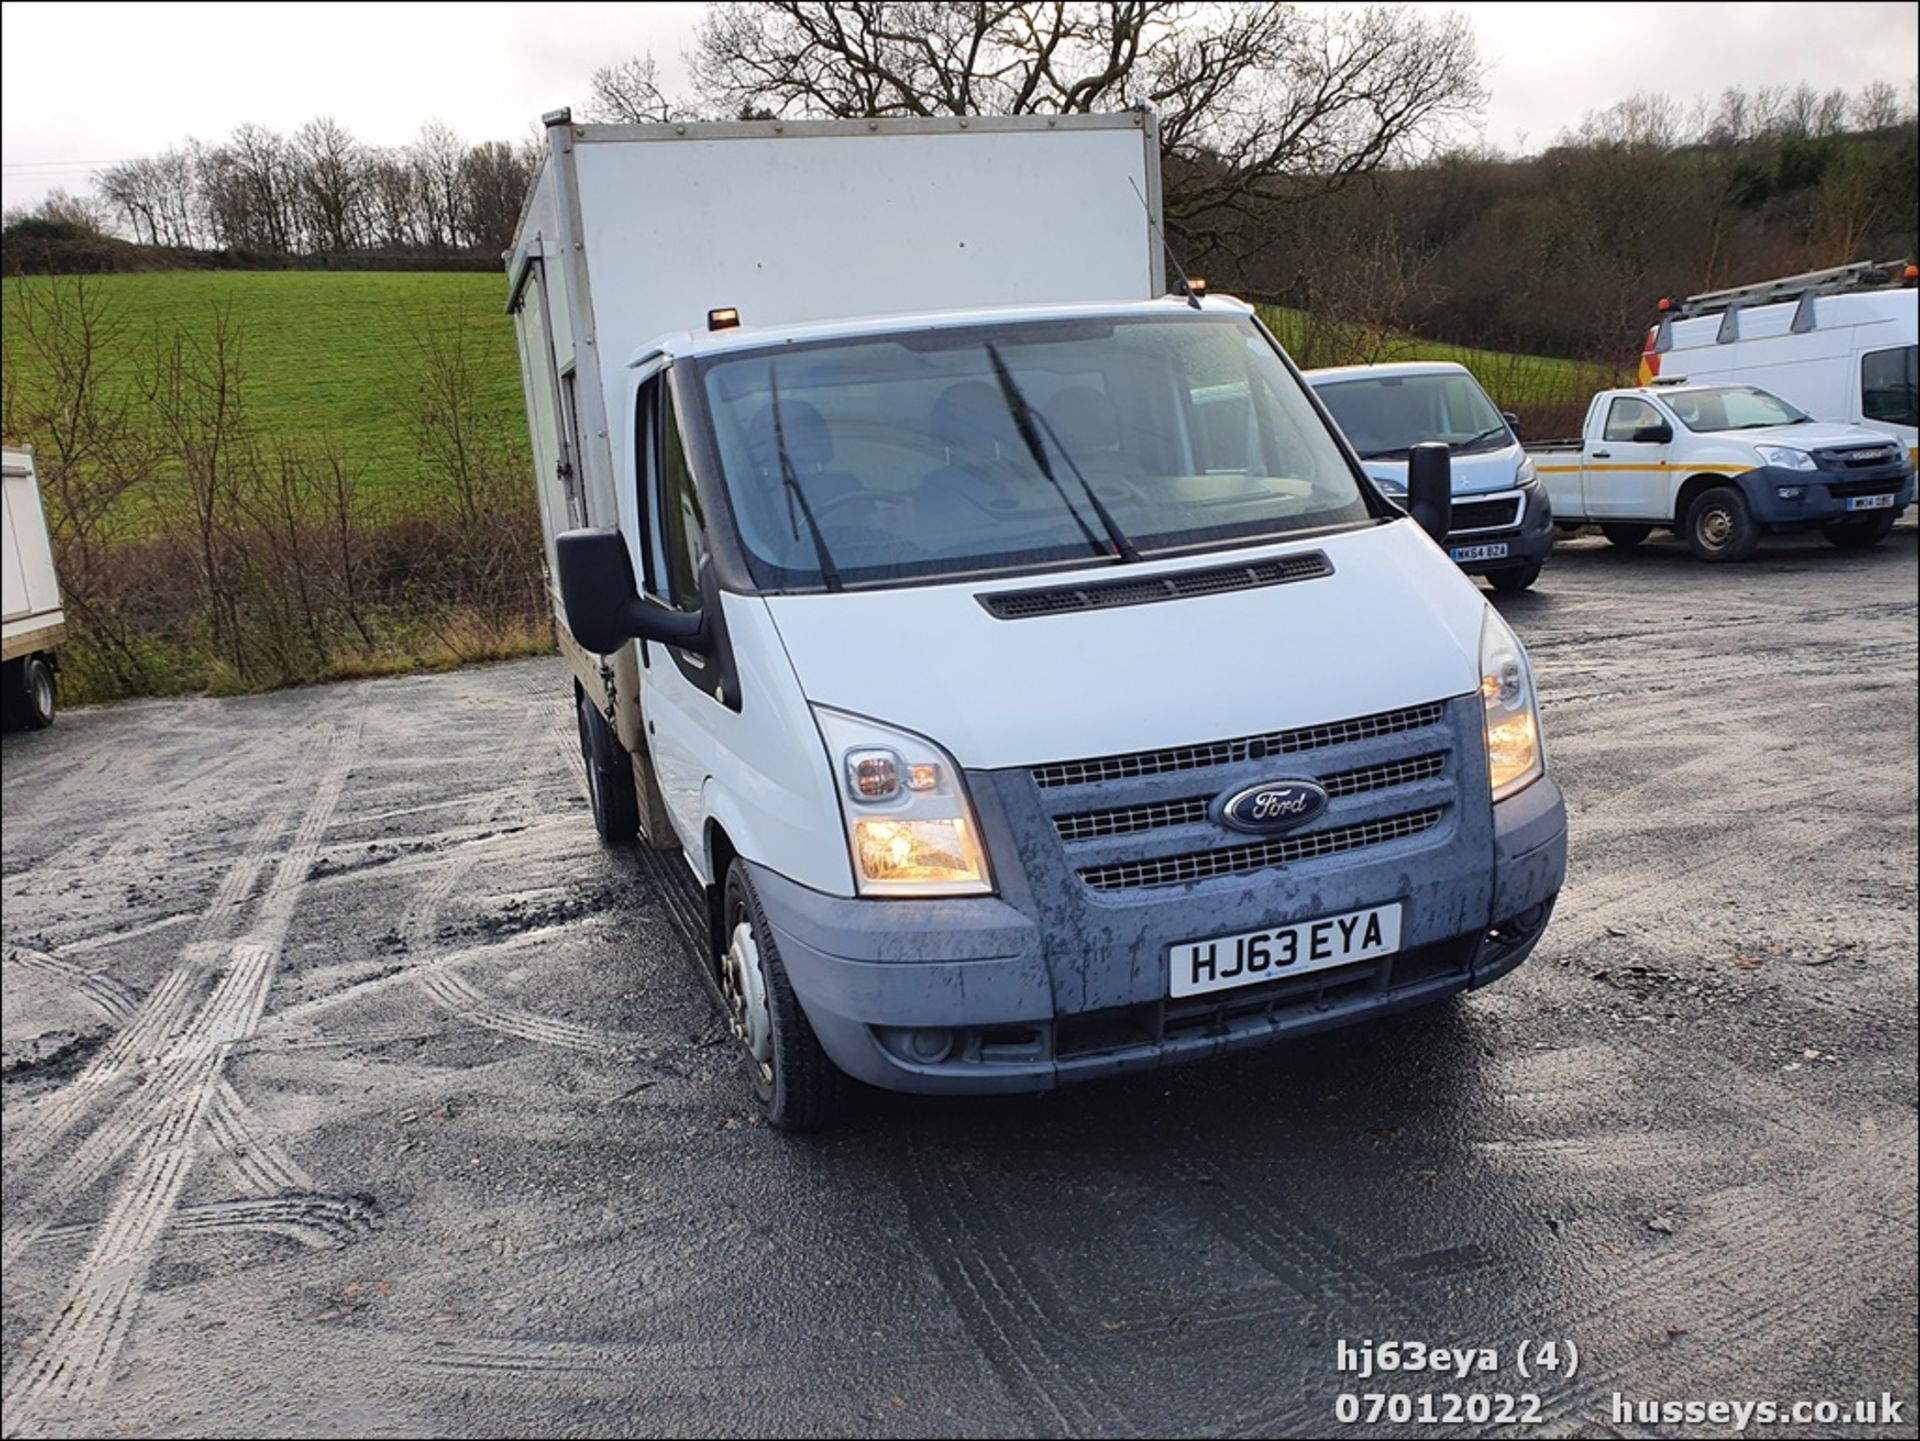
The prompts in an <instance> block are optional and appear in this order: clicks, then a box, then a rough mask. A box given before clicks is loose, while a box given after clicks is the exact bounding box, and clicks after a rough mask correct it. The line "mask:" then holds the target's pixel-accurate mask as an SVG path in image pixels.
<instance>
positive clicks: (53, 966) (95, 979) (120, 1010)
mask: <svg viewBox="0 0 1920 1441" xmlns="http://www.w3.org/2000/svg"><path fill="white" fill-rule="evenodd" d="M6 959H7V961H8V963H9V964H12V965H17V966H18V967H20V969H21V970H23V971H29V972H33V973H35V974H38V975H42V976H46V977H48V978H49V979H51V980H53V981H55V982H57V983H59V984H60V985H62V986H64V987H65V988H66V989H67V990H69V991H71V992H72V993H73V994H74V995H76V996H78V997H79V998H80V999H81V1000H83V1001H85V1002H86V1003H87V1004H88V1005H90V1006H92V1007H93V1008H94V1009H95V1010H96V1011H98V1012H100V1014H101V1015H103V1016H105V1017H106V1018H107V1019H108V1020H109V1021H113V1022H115V1023H116V1024H122V1025H124V1024H125V1023H126V1022H127V1021H128V1020H130V1019H131V1018H132V1016H133V1013H134V1012H135V1011H137V1010H138V1009H139V1008H140V994H139V992H137V991H135V990H134V989H133V987H131V986H129V985H126V984H125V983H123V982H121V981H118V980H115V979H114V978H113V977H112V976H109V975H104V974H100V973H97V972H94V971H90V970H88V969H87V968H86V967H85V966H82V965H79V964H77V963H75V962H73V961H70V960H66V959H64V958H62V957H60V956H55V955H50V954H48V953H47V952H46V951H35V950H29V949H28V948H27V947H25V946H9V947H8V948H7V951H6Z"/></svg>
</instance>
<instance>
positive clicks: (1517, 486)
mask: <svg viewBox="0 0 1920 1441" xmlns="http://www.w3.org/2000/svg"><path fill="white" fill-rule="evenodd" d="M1304 374H1305V376H1306V381H1307V384H1308V385H1310V386H1312V387H1313V389H1314V393H1315V394H1316V395H1318V396H1319V397H1320V401H1321V403H1322V404H1323V405H1325V406H1326V407H1327V409H1328V410H1329V411H1331V412H1332V413H1333V418H1334V420H1335V422H1336V423H1337V424H1338V425H1339V427H1340V429H1341V432H1342V433H1343V434H1344V435H1345V436H1346V437H1347V441H1348V443H1349V444H1351V445H1352V446H1353V448H1354V450H1355V451H1356V452H1357V453H1358V454H1359V456H1360V463H1361V465H1363V466H1365V467H1366V471H1367V474H1368V475H1370V476H1372V477H1373V479H1374V482H1375V483H1376V484H1377V485H1379V487H1380V488H1381V489H1382V490H1384V491H1385V492H1386V493H1387V494H1388V495H1390V496H1392V497H1393V498H1394V499H1396V500H1404V499H1405V498H1406V494H1407V457H1408V456H1409V455H1410V454H1411V452H1412V449H1413V447H1414V446H1415V445H1418V444H1420V443H1421V442H1423V441H1438V442H1440V443H1442V444H1444V445H1446V446H1447V447H1448V449H1449V450H1450V451H1451V453H1452V457H1453V526H1452V528H1451V529H1450V530H1449V531H1448V532H1447V536H1446V540H1445V542H1444V544H1445V546H1446V549H1447V554H1448V555H1449V556H1451V557H1452V558H1453V561H1454V564H1456V565H1458V566H1459V567H1460V569H1462V570H1464V571H1465V572H1466V573H1467V574H1468V575H1484V576H1485V577H1486V578H1487V580H1488V582H1489V583H1490V584H1491V585H1492V586H1493V588H1494V589H1495V590H1525V589H1526V588H1527V587H1528V586H1530V585H1532V584H1533V583H1534V581H1536V580H1538V579H1539V577H1540V567H1541V566H1543V565H1545V564H1546V561H1547V557H1548V556H1549V555H1550V554H1551V553H1552V551H1553V511H1552V507H1551V506H1550V505H1549V504H1548V503H1547V497H1546V495H1545V494H1544V493H1543V492H1542V491H1541V489H1540V486H1539V484H1538V480H1537V477H1536V476H1535V474H1534V466H1533V461H1532V460H1530V459H1529V458H1528V457H1527V454H1526V452H1525V451H1524V450H1523V449H1522V448H1521V445H1520V439H1519V436H1518V434H1517V433H1516V429H1515V425H1514V419H1513V417H1512V416H1510V415H1507V414H1505V413H1504V412H1502V411H1500V410H1498V409H1496V408H1495V407H1494V404H1493V401H1492V400H1490V399H1489V398H1488V397H1487V393H1486V391H1484V390H1482V389H1481V388H1480V382H1479V381H1478V380H1476V379H1475V378H1474V375H1473V372H1472V371H1470V370H1468V369H1467V368H1466V366H1464V365H1459V364H1456V363H1455V362H1453V361H1450V360H1423V361H1402V362H1397V363H1393V364H1388V365H1343V366H1333V367H1328V368H1325V369H1321V370H1309V371H1306V372H1304Z"/></svg>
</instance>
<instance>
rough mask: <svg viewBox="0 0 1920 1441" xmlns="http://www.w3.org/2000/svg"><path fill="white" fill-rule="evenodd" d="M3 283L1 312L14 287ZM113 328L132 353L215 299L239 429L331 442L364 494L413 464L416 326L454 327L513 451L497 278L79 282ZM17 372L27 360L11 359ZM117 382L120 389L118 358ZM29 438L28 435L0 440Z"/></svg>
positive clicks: (405, 483) (196, 322) (520, 423)
mask: <svg viewBox="0 0 1920 1441" xmlns="http://www.w3.org/2000/svg"><path fill="white" fill-rule="evenodd" d="M49 283H58V282H49V281H47V280H46V279H44V278H39V277H33V278H27V279H15V280H9V281H7V282H6V287H7V312H8V315H9V317H11V315H12V312H13V310H14V307H15V305H16V304H17V297H16V295H15V291H16V289H17V288H18V287H20V286H44V285H47V284H49ZM88 283H89V284H90V285H92V286H95V287H97V288H98V291H99V292H100V294H101V295H102V296H104V297H105V299H106V301H107V303H108V305H109V306H110V307H111V309H112V311H113V312H114V313H115V314H116V315H117V316H118V317H119V318H120V319H121V320H122V321H123V322H124V324H125V333H124V336H123V338H122V342H121V344H122V345H123V347H124V348H125V357H126V359H127V360H128V361H129V362H134V361H139V360H143V359H144V357H145V356H146V355H147V354H148V352H149V350H150V347H151V344H152V337H153V336H154V335H155V334H156V333H171V332H172V331H173V330H174V329H176V328H179V329H182V330H185V331H186V332H187V333H189V334H195V333H199V334H204V333H206V332H207V331H208V330H210V328H211V326H212V323H213V317H214V315H215V312H216V311H217V310H218V309H219V308H221V307H228V308H229V309H230V312H231V316H232V321H233V323H234V324H235V325H236V326H237V327H238V329H239V332H240V334H241V337H242V340H241V351H240V363H241V371H242V380H243V390H244V394H245V396H246V403H247V414H248V420H249V424H250V425H251V428H252V430H253V432H254V434H255V435H256V436H258V437H259V438H260V439H261V440H262V441H264V442H268V443H279V442H295V443H305V442H321V441H326V440H331V441H334V442H336V443H338V444H339V445H340V446H341V447H342V448H343V449H344V450H345V451H346V452H347V454H348V455H349V457H350V458H351V459H352V460H353V461H354V462H355V463H357V464H358V465H361V466H363V467H365V478H364V482H363V483H364V485H365V486H366V487H367V488H368V489H369V490H370V491H384V490H388V489H389V488H393V489H396V490H398V491H399V492H400V493H402V494H404V492H405V491H406V490H407V489H408V488H410V486H411V485H412V483H413V482H414V481H415V480H416V479H417V478H418V477H419V475H420V474H421V472H422V471H423V469H424V467H425V462H423V461H422V460H421V458H420V455H419V447H418V443H417V438H416V427H417V425H418V416H419V411H420V407H419V402H418V392H419V384H420V364H419V347H418V343H417V341H416V340H415V338H414V337H415V335H416V333H417V332H418V329H419V328H420V327H432V328H434V329H436V330H439V331H442V332H444V331H446V330H447V329H448V328H449V327H451V328H453V329H455V330H456V331H457V334H458V336H459V338H460V340H461V342H462V344H463V345H467V346H471V347H472V350H471V352H470V353H471V355H472V357H473V359H474V362H475V370H476V372H477V373H478V374H479V375H480V376H481V377H482V382H481V387H480V399H481V401H482V403H483V404H484V405H485V407H486V408H487V410H488V412H489V413H490V414H491V413H492V412H493V411H494V410H495V408H496V407H497V410H498V416H499V424H500V426H501V428H502V432H503V434H504V435H505V436H507V437H510V438H511V440H512V443H513V444H514V445H516V446H517V447H519V448H520V449H522V450H524V448H525V445H526V421H525V418H524V417H525V411H524V410H523V409H522V405H521V397H520V367H519V362H518V360H517V359H516V357H515V354H514V341H513V325H512V322H511V320H510V319H509V318H508V317H507V315H506V314H505V313H504V308H503V307H504V303H505V300H506V288H507V287H506V279H505V276H504V275H492V274H484V273H480V274H474V273H467V274H460V273H446V272H378V271H344V272H328V271H157V272H153V273H147V274H135V275H109V276H102V277H98V278H95V279H91V280H89V282H88ZM12 329H13V327H12V325H11V322H10V323H9V326H8V330H9V336H10V338H9V341H8V348H9V350H14V351H16V354H14V355H13V356H12V357H10V358H11V359H12V361H13V363H14V364H15V365H16V366H21V367H24V366H27V365H29V364H30V363H31V358H30V357H29V356H28V355H26V354H23V353H17V352H18V351H20V350H23V349H24V347H17V346H16V344H15V342H14V341H13V339H12V338H11V333H12ZM119 383H121V384H124V385H131V384H132V376H131V370H130V368H129V367H127V366H123V367H122V369H121V372H120V376H119ZM16 438H17V439H25V440H31V439H32V437H31V436H25V437H13V436H9V437H8V439H9V440H10V441H11V440H15V439H16Z"/></svg>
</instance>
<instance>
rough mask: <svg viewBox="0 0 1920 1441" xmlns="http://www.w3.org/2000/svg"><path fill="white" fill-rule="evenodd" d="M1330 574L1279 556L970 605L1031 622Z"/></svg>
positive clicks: (987, 598)
mask: <svg viewBox="0 0 1920 1441" xmlns="http://www.w3.org/2000/svg"><path fill="white" fill-rule="evenodd" d="M1332 574H1333V562H1332V561H1330V560H1328V559H1327V557H1326V556H1325V555H1324V554H1323V553H1322V552H1320V551H1317V550H1315V551H1309V552H1307V553H1306V554H1304V555H1283V556H1277V557H1275V558H1274V559H1272V560H1259V561H1254V562H1252V563H1250V564H1247V565H1216V566H1209V567H1208V568H1207V569H1205V570H1183V571H1176V572H1175V573H1174V574H1172V575H1155V576H1131V577H1128V578H1127V579H1125V580H1105V581H1089V582H1087V583H1086V584H1085V585H1053V586H1047V587H1045V588H1043V589H1039V590H1001V591H994V592H992V593H990V594H987V595H981V596H976V597H975V599H976V600H978V601H979V602H980V604H981V605H983V606H984V607H986V611H987V614H988V615H991V616H994V617H996V618H997V619H999V620H1031V619H1032V618H1033V617H1035V616H1041V615H1061V614H1064V613H1065V612H1068V611H1076V610H1106V609H1108V608H1110V607H1112V606H1118V605H1148V604H1151V603H1152V602H1154V601H1159V600H1186V599H1189V598H1191V597H1193V596H1197V595H1218V594H1220V593H1221V592H1223V591H1230V590H1253V589H1256V588H1257V587H1260V586H1266V585H1285V584H1287V583H1288V582H1290V581H1296V580H1320V579H1323V578H1324V577H1326V576H1330V575H1332Z"/></svg>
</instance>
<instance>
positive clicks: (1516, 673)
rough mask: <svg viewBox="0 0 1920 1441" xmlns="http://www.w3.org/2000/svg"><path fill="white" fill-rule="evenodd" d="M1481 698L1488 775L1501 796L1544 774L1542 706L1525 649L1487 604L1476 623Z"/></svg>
mask: <svg viewBox="0 0 1920 1441" xmlns="http://www.w3.org/2000/svg"><path fill="white" fill-rule="evenodd" d="M1480 703H1481V706H1482V711H1483V716H1484V724H1485V726H1486V738H1487V779H1488V781H1489V782H1490V783H1491V785H1492V787H1493V798H1494V799H1495V800H1496V801H1503V800H1505V799H1506V798H1507V797H1508V796H1510V795H1514V794H1516V793H1517V792H1519V791H1523V790H1525V789H1526V788H1527V787H1528V786H1530V785H1532V784H1533V783H1534V782H1535V781H1537V780H1539V779H1540V777H1541V776H1543V775H1545V774H1546V770H1547V766H1546V754H1545V751H1544V750H1543V748H1542V746H1541V744H1540V706H1539V703H1538V702H1537V701H1536V700H1535V699H1534V694H1533V668H1532V667H1531V666H1529V665H1528V664H1527V652H1526V648H1525V647H1524V646H1522V645H1521V644H1520V638H1519V637H1518V636H1516V635H1515V634H1514V633H1513V629H1512V627H1510V626H1509V625H1508V624H1507V623H1506V622H1505V621H1504V620H1502V619H1501V618H1500V612H1499V611H1497V610H1495V609H1494V608H1493V607H1492V606H1488V607H1487V614H1486V618H1485V619H1484V620H1482V621H1481V622H1480Z"/></svg>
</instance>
